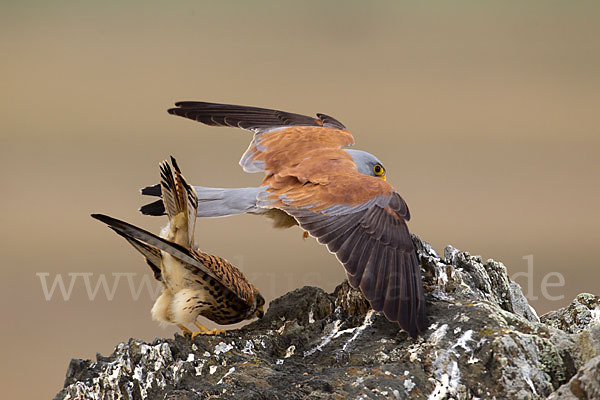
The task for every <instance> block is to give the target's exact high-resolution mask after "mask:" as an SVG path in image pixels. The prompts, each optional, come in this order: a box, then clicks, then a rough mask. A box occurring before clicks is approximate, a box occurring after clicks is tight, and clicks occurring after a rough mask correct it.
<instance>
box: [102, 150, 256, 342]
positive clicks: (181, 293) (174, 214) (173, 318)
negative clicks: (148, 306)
mask: <svg viewBox="0 0 600 400" xmlns="http://www.w3.org/2000/svg"><path fill="white" fill-rule="evenodd" d="M171 162H172V164H173V168H174V170H173V169H171V167H170V166H169V164H168V163H167V162H166V161H165V162H163V163H162V164H161V166H160V169H161V177H162V182H161V189H162V193H163V201H164V206H165V208H166V211H167V215H168V216H169V223H168V224H167V226H165V227H164V228H163V230H162V232H161V235H160V236H156V235H153V234H152V233H150V232H147V231H145V230H143V229H140V228H138V227H136V226H133V225H130V224H128V223H126V222H123V221H120V220H118V219H115V218H112V217H109V216H106V215H101V214H92V217H93V218H95V219H97V220H100V221H102V222H104V223H106V224H107V225H108V226H109V227H110V228H112V229H113V230H114V231H115V232H116V233H118V234H119V235H121V236H123V237H124V238H125V239H126V240H127V241H128V242H129V243H130V244H131V245H132V246H133V247H134V248H135V249H136V250H138V251H139V252H140V253H142V255H143V256H144V257H146V262H147V263H148V265H149V266H150V268H152V271H153V272H154V277H155V278H156V279H157V280H159V281H161V282H162V284H163V291H162V294H161V295H160V296H159V297H158V298H157V299H156V302H155V303H154V307H152V318H153V319H154V320H156V321H158V322H161V323H171V324H175V325H177V326H178V327H179V328H180V329H181V330H182V331H183V333H184V334H191V335H192V337H194V336H196V335H199V334H202V335H206V334H209V335H216V334H220V333H223V332H224V331H223V330H222V329H219V330H217V329H213V330H208V329H206V328H205V327H204V326H203V325H201V324H200V323H199V322H198V321H197V320H196V319H197V318H198V316H199V315H202V316H204V317H206V318H208V319H210V320H211V321H214V322H216V323H218V324H223V325H225V324H233V323H236V322H240V321H243V320H245V319H250V318H253V317H255V316H257V317H259V318H261V317H262V316H263V306H264V304H265V300H264V299H263V297H262V296H261V295H260V293H259V292H258V289H256V287H255V286H254V285H253V284H251V283H250V282H248V281H247V280H246V278H245V277H244V275H243V274H242V273H241V271H240V270H238V269H237V268H236V267H235V266H233V265H231V264H230V263H229V262H228V261H227V260H225V259H223V258H221V257H218V256H213V255H210V254H207V253H204V252H202V251H200V250H197V249H196V248H195V244H194V227H195V225H196V212H197V207H198V198H197V197H196V193H195V192H194V189H193V188H192V187H191V186H190V185H189V184H188V183H187V182H186V181H185V179H184V178H183V176H182V175H181V171H180V170H179V168H178V166H177V163H176V161H175V159H174V158H172V157H171ZM192 323H193V324H195V325H196V326H197V327H198V329H199V330H198V331H196V332H193V333H192V332H191V331H190V330H189V329H188V328H187V327H186V326H185V325H186V324H192Z"/></svg>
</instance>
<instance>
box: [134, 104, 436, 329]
mask: <svg viewBox="0 0 600 400" xmlns="http://www.w3.org/2000/svg"><path fill="white" fill-rule="evenodd" d="M168 112H169V113H170V114H173V115H177V116H180V117H184V118H188V119H192V120H195V121H198V122H201V123H203V124H206V125H210V126H228V127H236V128H242V129H246V130H249V131H251V132H253V133H254V135H253V138H252V141H251V143H250V146H249V147H248V149H247V150H246V152H245V153H244V155H243V156H242V158H241V160H240V165H241V167H242V168H243V170H244V171H246V172H263V173H264V174H265V177H264V180H263V182H262V184H261V185H260V186H259V187H248V188H232V189H226V188H209V187H201V186H195V189H196V192H197V193H198V196H199V200H200V202H199V207H198V213H197V216H198V217H220V216H228V215H235V214H242V213H252V214H263V215H266V216H268V217H271V218H273V219H274V224H275V226H276V227H289V226H293V225H296V224H297V225H299V226H300V227H301V228H302V229H303V230H305V232H308V234H310V235H311V236H313V237H315V238H316V239H317V240H318V242H319V243H321V244H325V245H326V246H327V248H328V249H329V251H331V252H332V253H334V254H335V255H336V256H337V259H338V260H339V261H340V263H341V264H342V265H343V266H344V268H345V270H346V275H347V277H348V282H349V283H350V285H351V286H353V287H354V288H359V289H360V291H361V292H362V293H363V295H364V296H365V298H366V299H367V300H368V301H369V303H370V304H371V307H372V308H373V310H375V311H383V313H384V315H385V316H386V317H387V319H388V320H390V321H393V322H396V323H398V325H399V326H400V327H401V328H402V329H404V330H405V331H407V332H408V334H409V335H410V336H411V337H413V338H414V337H416V336H418V335H419V334H420V333H422V332H423V331H424V330H425V328H426V327H427V322H426V318H425V298H424V293H423V285H422V282H421V270H420V264H419V260H418V258H417V254H416V252H415V247H414V245H413V242H412V240H411V237H410V234H409V231H408V227H407V222H408V221H409V219H410V213H409V210H408V206H407V205H406V203H405V201H404V200H403V199H402V197H400V195H399V194H398V193H397V192H396V191H395V190H394V188H393V187H392V186H391V185H390V184H389V183H388V182H387V181H386V169H385V167H384V166H383V163H382V162H381V161H379V160H378V159H377V158H376V157H375V156H373V155H372V154H370V153H367V152H365V151H361V150H354V149H349V148H347V147H349V146H352V145H353V144H354V138H353V136H352V135H351V134H350V132H348V130H347V129H346V127H345V126H344V125H343V124H342V123H341V122H339V121H338V120H336V119H335V118H332V117H330V116H328V115H325V114H317V118H314V117H309V116H305V115H300V114H293V113H288V112H284V111H278V110H270V109H264V108H257V107H247V106H238V105H229V104H216V103H206V102H195V101H183V102H178V103H176V104H175V108H171V109H169V110H168ZM162 191H163V189H162V186H160V185H155V186H149V187H146V188H144V189H142V194H144V195H150V196H161V195H162V193H163V192H162ZM140 211H141V212H142V213H143V214H147V215H162V214H163V213H164V211H165V210H164V204H163V201H161V200H158V201H155V202H154V203H150V204H147V205H145V206H143V207H142V208H141V209H140Z"/></svg>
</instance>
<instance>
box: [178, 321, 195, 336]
mask: <svg viewBox="0 0 600 400" xmlns="http://www.w3.org/2000/svg"><path fill="white" fill-rule="evenodd" d="M177 327H178V328H179V329H181V334H182V335H183V336H190V335H191V336H192V337H193V335H194V334H193V333H192V331H190V330H189V329H188V328H186V327H185V326H183V325H179V324H177Z"/></svg>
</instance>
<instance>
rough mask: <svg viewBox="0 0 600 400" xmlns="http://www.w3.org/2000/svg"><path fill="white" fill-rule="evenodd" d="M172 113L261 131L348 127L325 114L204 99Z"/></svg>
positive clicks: (181, 104)
mask: <svg viewBox="0 0 600 400" xmlns="http://www.w3.org/2000/svg"><path fill="white" fill-rule="evenodd" d="M175 106H176V107H175V108H170V109H169V110H168V112H169V114H173V115H178V116H180V117H184V118H189V119H192V120H194V121H198V122H202V123H203V124H206V125H210V126H231V127H236V128H242V129H248V130H253V131H262V130H268V129H272V128H278V127H284V126H324V127H328V128H337V129H345V127H344V125H343V124H342V123H341V122H339V121H338V120H336V119H335V118H332V117H330V116H328V115H325V114H317V117H318V118H314V117H309V116H306V115H301V114H294V113H289V112H286V111H279V110H270V109H267V108H259V107H248V106H237V105H232V104H218V103H207V102H201V101H180V102H177V103H175Z"/></svg>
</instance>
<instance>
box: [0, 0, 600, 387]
mask: <svg viewBox="0 0 600 400" xmlns="http://www.w3.org/2000/svg"><path fill="white" fill-rule="evenodd" d="M0 7H1V9H0V33H1V34H0V51H1V54H2V61H1V62H0V77H1V78H0V93H1V96H0V135H1V146H0V155H1V162H2V167H1V169H0V178H1V182H2V185H3V186H2V187H3V189H2V193H3V195H2V196H1V197H0V206H1V209H2V213H1V214H0V222H1V223H2V230H1V232H0V239H1V240H0V243H1V246H2V248H1V254H2V259H3V261H2V264H3V265H2V271H3V277H2V280H1V283H0V285H1V289H2V290H1V291H0V299H1V302H2V304H3V307H2V309H1V311H0V312H1V313H2V314H1V317H2V321H3V322H4V328H3V329H2V333H1V334H2V339H3V340H2V347H3V349H2V355H3V356H2V361H1V362H0V375H1V376H2V377H3V378H2V381H3V390H2V392H3V394H4V397H6V398H12V397H15V396H17V395H19V397H24V398H33V397H34V396H35V397H36V398H41V397H45V398H48V397H52V396H53V395H54V394H55V393H56V392H58V391H59V390H60V389H61V387H62V384H63V380H64V376H65V372H66V369H67V366H68V363H69V360H70V359H71V358H94V357H95V354H96V352H99V353H102V354H105V355H108V354H110V353H111V352H112V350H113V348H114V346H115V345H116V344H118V343H119V342H121V341H124V340H127V339H128V338H129V337H136V338H141V339H144V340H152V339H153V338H154V337H157V336H160V337H170V336H172V335H173V334H174V333H175V332H176V329H173V328H170V327H169V328H165V329H163V328H160V327H159V326H158V325H157V324H155V323H154V322H153V321H152V320H151V317H150V308H151V306H152V304H153V300H154V294H151V292H152V291H154V289H155V287H150V286H143V284H144V282H147V283H148V282H149V283H152V280H151V274H150V271H149V269H148V267H147V266H146V264H145V263H144V262H143V259H142V258H141V257H140V256H139V255H138V254H137V253H136V252H135V251H134V250H133V249H132V248H130V246H129V245H128V244H127V243H126V242H125V241H124V240H122V239H121V238H120V237H118V236H117V235H115V234H114V233H113V232H112V231H110V230H109V229H107V228H105V227H104V226H102V224H100V223H98V222H97V221H94V220H92V219H91V218H90V217H89V214H90V213H92V212H103V213H107V214H110V215H113V216H115V217H117V218H122V219H125V220H126V221H129V222H132V223H134V224H138V225H140V226H142V227H145V228H147V229H150V230H153V231H155V232H156V231H157V230H158V229H159V228H160V226H161V225H162V224H164V222H165V221H164V220H163V219H162V218H150V217H144V216H142V215H140V214H139V213H138V212H137V208H138V207H139V206H140V205H142V204H143V203H144V201H145V199H144V198H142V197H141V196H140V195H139V193H138V188H140V187H142V186H145V185H148V184H153V183H155V182H157V180H158V163H159V162H160V161H161V160H163V159H165V158H166V157H167V156H169V155H171V154H172V155H174V156H176V157H177V159H178V161H179V163H180V165H181V167H182V169H183V171H184V173H185V175H186V177H187V178H188V179H189V180H190V181H192V183H194V184H197V185H204V186H226V187H227V186H230V187H235V186H252V185H258V184H259V183H260V180H261V178H262V177H261V176H260V175H249V174H245V173H243V172H242V170H241V168H240V167H239V166H238V164H237V162H238V160H239V158H240V156H241V154H242V153H243V151H244V150H245V149H246V147H247V145H248V142H249V140H250V134H249V133H246V132H243V131H238V130H234V129H225V128H221V129H218V128H210V127H205V126H202V125H200V124H198V123H194V122H192V121H189V120H184V119H182V118H176V117H173V116H170V115H168V114H167V113H166V109H167V108H168V107H169V106H171V105H172V104H173V103H174V102H175V101H178V100H205V101H215V102H224V103H236V104H246V105H255V106H262V107H270V108H277V109H282V110H286V111H292V112H297V113H304V114H309V115H314V114H315V113H317V112H323V113H327V114H330V115H332V116H334V117H336V118H338V119H339V120H341V121H342V122H343V123H344V124H345V125H346V126H347V127H348V128H349V129H350V131H351V132H352V133H353V134H354V136H355V138H356V142H357V146H356V148H361V149H365V150H368V151H370V152H372V153H374V154H376V155H377V156H378V157H379V158H380V159H381V160H382V161H383V162H384V164H385V166H386V168H387V171H388V181H389V182H390V183H391V184H392V185H394V186H395V187H396V188H397V190H398V191H399V192H400V193H401V194H402V195H403V197H404V198H405V199H406V201H407V202H408V204H409V206H410V208H411V214H412V216H413V219H412V221H411V223H410V229H411V231H412V232H414V233H416V234H418V235H419V236H420V237H421V238H423V239H424V240H427V241H429V242H430V243H431V244H432V245H433V246H434V248H435V249H436V250H438V252H442V251H443V248H444V246H445V245H447V244H452V245H453V246H455V247H457V248H460V249H462V250H466V251H469V252H471V253H472V254H480V255H482V257H483V258H484V259H487V258H494V259H496V260H499V261H502V262H504V264H505V265H506V266H507V268H508V271H509V273H510V275H511V276H515V274H518V273H521V275H520V276H519V275H517V276H516V278H517V281H518V282H519V283H520V284H521V285H522V286H523V287H524V290H525V292H526V294H527V295H528V297H529V298H530V299H531V303H532V304H533V306H534V307H536V309H537V311H538V313H539V314H542V313H544V312H547V311H549V310H551V309H556V308H559V307H562V306H565V305H567V304H568V303H569V302H570V301H571V300H572V298H573V297H574V296H575V295H577V294H578V293H580V292H594V293H596V294H598V293H599V290H598V278H600V269H599V262H598V258H597V254H596V249H597V247H598V240H599V239H600V228H599V224H598V222H599V220H598V219H599V218H598V216H599V213H598V196H599V194H600V190H599V184H598V182H599V178H600V176H599V175H600V174H599V172H600V160H599V157H598V151H599V149H600V148H599V144H600V135H599V133H600V132H599V126H600V124H599V123H600V117H599V115H600V113H599V110H600V74H599V71H600V41H599V40H598V38H599V37H600V24H598V20H599V13H598V11H599V8H600V6H599V5H598V3H597V2H594V1H579V2H576V3H572V2H558V1H532V2H520V1H501V2H500V1H498V2H460V1H459V2H452V3H448V2H443V1H439V2H438V1H434V2H427V3H425V2H395V1H379V2H368V3H367V2H359V1H331V2H322V1H305V2H291V1H282V2H267V1H254V2H242V1H233V2H204V1H181V2H176V3H174V2H168V3H167V2H158V1H130V2H116V1H107V2H91V1H53V2H43V1H20V2H10V1H8V2H7V1H5V2H2V3H1V6H0ZM301 237H302V234H301V231H300V230H299V229H298V228H294V229H290V230H286V231H276V230H274V229H272V228H271V226H270V222H269V221H268V220H267V219H266V218H265V219H263V218H259V217H256V216H238V217H231V218H225V219H211V220H201V221H199V224H198V226H197V240H198V243H199V245H200V246H201V248H202V249H204V250H206V251H209V252H213V253H215V254H218V255H221V256H223V257H226V258H228V259H229V260H231V261H232V262H234V263H236V264H238V265H239V266H240V268H241V269H242V270H243V271H244V272H245V273H246V275H247V276H248V277H249V278H250V279H251V280H252V281H253V282H254V283H255V284H256V285H257V286H258V287H259V288H260V289H261V291H262V293H263V294H264V295H265V297H266V298H267V300H271V299H273V298H275V297H277V296H279V295H282V294H283V293H285V292H287V291H289V290H292V289H294V288H297V287H301V286H303V285H316V286H320V287H322V288H324V289H325V290H328V291H330V290H332V289H333V288H334V287H335V286H336V285H337V284H338V283H339V282H341V281H342V279H344V273H343V269H342V267H341V266H340V265H338V263H337V261H336V259H335V257H334V256H333V255H331V254H329V253H328V252H327V251H326V249H325V248H323V247H321V246H319V245H317V244H316V242H314V240H312V239H309V240H306V241H304V240H302V238H301ZM69 274H70V275H69ZM118 274H127V275H118ZM119 276H120V278H119ZM103 277H104V279H106V283H107V288H108V289H110V290H109V293H108V294H107V293H106V292H105V290H104V288H103V287H102V286H98V287H97V289H98V291H97V292H96V293H95V296H91V295H92V294H94V290H95V289H96V285H97V284H98V282H99V279H101V278H103ZM561 277H562V278H561ZM57 279H62V281H61V282H62V283H63V284H64V290H65V291H64V295H63V292H62V291H61V287H60V285H59V283H60V282H59V281H58V280H57ZM86 279H87V280H88V281H87V282H88V286H89V287H86ZM561 279H564V281H562V280H561ZM144 280H146V281H144ZM561 282H562V284H561ZM44 284H45V285H46V289H44V288H45V287H44ZM130 284H131V286H132V287H133V288H134V289H135V290H134V292H132V290H131V288H130ZM153 284H154V283H153ZM53 285H54V286H53ZM553 285H554V286H553ZM52 287H54V291H52V290H51V289H52ZM148 288H151V289H152V290H148ZM113 290H114V293H112V291H113ZM135 292H137V296H136V293H135ZM111 293H112V294H111ZM209 325H210V324H209ZM211 327H212V325H211ZM32 377H34V379H35V382H34V383H32Z"/></svg>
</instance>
